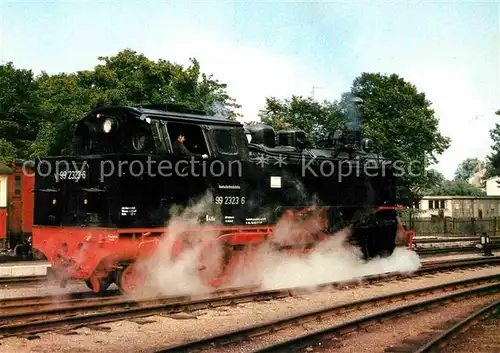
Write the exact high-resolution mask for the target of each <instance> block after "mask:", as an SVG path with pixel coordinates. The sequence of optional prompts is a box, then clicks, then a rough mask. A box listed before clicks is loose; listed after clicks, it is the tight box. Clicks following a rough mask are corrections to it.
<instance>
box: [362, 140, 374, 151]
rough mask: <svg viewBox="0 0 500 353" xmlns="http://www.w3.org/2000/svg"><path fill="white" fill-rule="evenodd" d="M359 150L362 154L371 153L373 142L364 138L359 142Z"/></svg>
mask: <svg viewBox="0 0 500 353" xmlns="http://www.w3.org/2000/svg"><path fill="white" fill-rule="evenodd" d="M361 148H362V149H363V151H364V152H371V151H372V150H373V140H371V139H368V138H364V139H363V140H362V141H361Z"/></svg>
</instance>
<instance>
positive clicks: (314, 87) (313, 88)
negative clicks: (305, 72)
mask: <svg viewBox="0 0 500 353" xmlns="http://www.w3.org/2000/svg"><path fill="white" fill-rule="evenodd" d="M316 88H321V87H318V86H312V99H313V100H314V91H315V90H316Z"/></svg>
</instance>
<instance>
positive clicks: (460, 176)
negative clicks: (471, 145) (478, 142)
mask: <svg viewBox="0 0 500 353" xmlns="http://www.w3.org/2000/svg"><path fill="white" fill-rule="evenodd" d="M480 166H481V161H480V160H479V159H478V158H467V159H465V160H464V161H463V162H462V163H460V164H459V165H458V167H457V169H456V171H455V180H465V181H467V180H469V178H470V177H472V176H473V175H474V173H476V172H477V171H478V168H480Z"/></svg>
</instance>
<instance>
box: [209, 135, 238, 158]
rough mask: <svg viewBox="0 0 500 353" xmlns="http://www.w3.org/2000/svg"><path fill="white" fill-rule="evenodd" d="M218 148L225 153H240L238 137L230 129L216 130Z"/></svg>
mask: <svg viewBox="0 0 500 353" xmlns="http://www.w3.org/2000/svg"><path fill="white" fill-rule="evenodd" d="M214 137H215V142H216V144H217V149H218V150H219V152H220V153H223V154H238V147H237V144H236V139H235V138H234V136H233V134H232V133H231V131H229V130H214Z"/></svg>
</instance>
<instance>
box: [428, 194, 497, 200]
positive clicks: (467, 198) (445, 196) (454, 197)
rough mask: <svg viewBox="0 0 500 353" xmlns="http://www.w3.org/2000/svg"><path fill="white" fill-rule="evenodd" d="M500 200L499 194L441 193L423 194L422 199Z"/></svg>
mask: <svg viewBox="0 0 500 353" xmlns="http://www.w3.org/2000/svg"><path fill="white" fill-rule="evenodd" d="M443 199H445V200H494V199H497V200H500V195H499V196H494V195H493V196H492V195H490V196H448V195H442V196H439V195H438V196H435V195H433V196H423V197H422V200H443Z"/></svg>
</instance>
